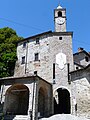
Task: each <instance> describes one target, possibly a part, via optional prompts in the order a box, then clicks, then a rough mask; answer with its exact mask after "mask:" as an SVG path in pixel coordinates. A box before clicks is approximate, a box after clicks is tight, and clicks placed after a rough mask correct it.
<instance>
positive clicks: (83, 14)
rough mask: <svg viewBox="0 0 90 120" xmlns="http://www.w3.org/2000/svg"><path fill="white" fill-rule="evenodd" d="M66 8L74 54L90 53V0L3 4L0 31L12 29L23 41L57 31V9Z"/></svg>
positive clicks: (32, 0) (7, 1) (3, 0)
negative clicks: (55, 24) (55, 18)
mask: <svg viewBox="0 0 90 120" xmlns="http://www.w3.org/2000/svg"><path fill="white" fill-rule="evenodd" d="M59 1H60V4H61V6H62V7H63V8H66V12H67V31H73V51H74V53H75V52H77V49H78V47H83V48H84V49H85V50H86V51H90V49H89V48H90V0H1V1H0V28H3V27H10V28H13V29H14V30H15V31H16V32H17V34H18V35H19V36H22V37H24V38H26V37H29V36H32V35H36V34H39V33H42V32H46V31H49V30H52V31H54V16H53V15H54V9H55V8H57V6H58V4H59Z"/></svg>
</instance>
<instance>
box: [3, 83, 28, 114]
mask: <svg viewBox="0 0 90 120" xmlns="http://www.w3.org/2000/svg"><path fill="white" fill-rule="evenodd" d="M28 104H29V89H28V87H27V86H25V85H23V84H14V85H12V86H11V87H9V88H8V89H7V91H6V94H5V103H4V113H5V114H13V115H27V113H28Z"/></svg>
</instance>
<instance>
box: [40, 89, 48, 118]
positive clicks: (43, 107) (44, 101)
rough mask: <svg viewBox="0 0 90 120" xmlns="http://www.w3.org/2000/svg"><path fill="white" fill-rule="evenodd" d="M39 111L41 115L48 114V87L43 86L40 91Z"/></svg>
mask: <svg viewBox="0 0 90 120" xmlns="http://www.w3.org/2000/svg"><path fill="white" fill-rule="evenodd" d="M38 113H39V114H40V115H39V117H46V116H47V114H48V95H47V91H46V89H43V88H42V87H41V88H40V89H39V93H38Z"/></svg>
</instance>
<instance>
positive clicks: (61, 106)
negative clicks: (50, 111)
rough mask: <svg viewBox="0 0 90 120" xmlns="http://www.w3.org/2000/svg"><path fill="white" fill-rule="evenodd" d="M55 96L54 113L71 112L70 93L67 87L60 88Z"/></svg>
mask: <svg viewBox="0 0 90 120" xmlns="http://www.w3.org/2000/svg"><path fill="white" fill-rule="evenodd" d="M56 93H57V94H56V95H55V98H54V114H63V113H64V114H70V93H69V91H68V90H67V89H63V88H59V89H57V91H56Z"/></svg>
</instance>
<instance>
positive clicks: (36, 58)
mask: <svg viewBox="0 0 90 120" xmlns="http://www.w3.org/2000/svg"><path fill="white" fill-rule="evenodd" d="M38 60H39V54H38V53H35V61H38Z"/></svg>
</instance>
